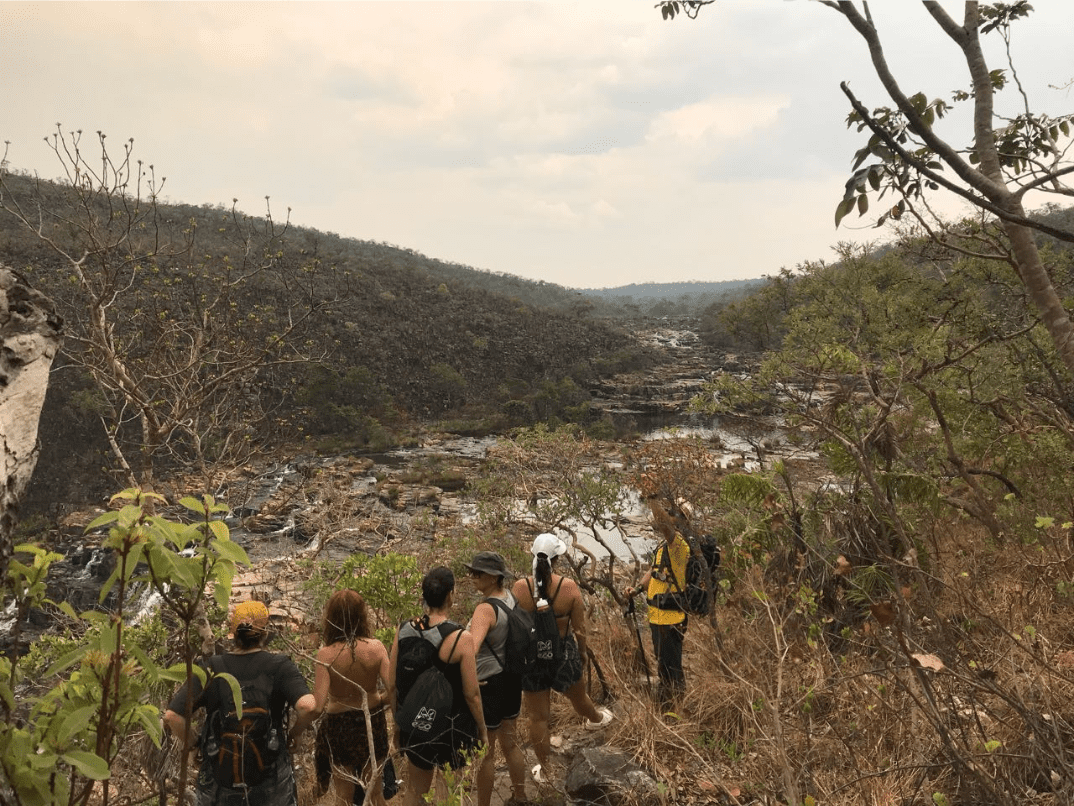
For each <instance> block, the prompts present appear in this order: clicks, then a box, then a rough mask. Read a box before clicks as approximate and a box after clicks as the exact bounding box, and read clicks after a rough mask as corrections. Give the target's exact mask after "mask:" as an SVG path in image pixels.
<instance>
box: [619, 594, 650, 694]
mask: <svg viewBox="0 0 1074 806" xmlns="http://www.w3.org/2000/svg"><path fill="white" fill-rule="evenodd" d="M640 592H641V591H637V592H636V593H635V594H634V596H637V595H638V593H640ZM634 596H631V597H630V598H629V599H627V603H626V607H624V608H623V617H624V618H626V619H627V620H628V621H630V623H631V624H633V625H634V637H635V638H637V639H638V657H640V658H641V663H642V666H644V667H645V682H646V684H648V686H649V689H650V691H651V690H652V688H653V674H652V672H651V671H650V669H649V659H648V658H647V657H646V656H645V645H644V644H643V643H642V640H641V628H640V627H639V626H638V617H637V609H636V608H635V607H634Z"/></svg>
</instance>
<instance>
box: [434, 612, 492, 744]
mask: <svg viewBox="0 0 1074 806" xmlns="http://www.w3.org/2000/svg"><path fill="white" fill-rule="evenodd" d="M458 638H459V640H458V643H457V644H456V643H455V639H454V638H453V637H451V636H448V638H446V639H445V640H444V644H445V645H447V646H450V647H451V649H450V650H449V651H448V656H447V658H444V657H443V656H442V655H441V659H442V660H445V661H446V662H447V663H457V664H459V671H460V672H461V673H462V693H463V696H464V697H466V704H467V705H469V706H470V713H471V714H473V717H474V721H475V722H476V723H477V737H478V738H479V739H480V740H481V743H482V744H486V745H487V744H488V743H489V735H488V731H487V730H486V729H485V712H484V710H483V709H482V707H481V686H480V685H479V684H478V682H477V660H476V659H475V657H474V650H475V649H476V647H475V645H474V638H473V636H472V635H470V633H469V632H467V631H466V630H463V631H462V635H460V636H459V637H458Z"/></svg>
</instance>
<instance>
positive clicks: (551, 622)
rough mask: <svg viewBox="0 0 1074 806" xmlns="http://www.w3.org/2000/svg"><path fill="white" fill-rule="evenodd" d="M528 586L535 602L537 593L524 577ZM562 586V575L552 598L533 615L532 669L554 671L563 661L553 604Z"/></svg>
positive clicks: (561, 642) (545, 671) (561, 644)
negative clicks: (534, 645)
mask: <svg viewBox="0 0 1074 806" xmlns="http://www.w3.org/2000/svg"><path fill="white" fill-rule="evenodd" d="M526 585H528V586H529V589H530V596H531V597H532V598H533V602H534V604H536V603H537V593H536V592H535V591H534V590H533V585H531V584H530V580H529V579H528V578H527V579H526ZM562 587H563V577H560V579H559V585H557V586H556V592H555V593H553V594H552V600H551V601H550V602H549V603H548V604H547V605H546V606H545V607H541V608H538V609H537V610H535V611H534V612H533V613H532V614H530V615H532V616H533V639H534V642H535V644H536V648H535V652H534V655H535V657H534V661H533V669H534V671H541V672H544V673H551V672H554V671H555V670H556V669H558V668H559V665H560V663H561V662H562V661H563V637H562V636H561V635H560V634H559V624H558V623H557V622H556V611H555V609H554V608H553V605H554V604H555V602H556V596H558V595H559V589H560V588H562Z"/></svg>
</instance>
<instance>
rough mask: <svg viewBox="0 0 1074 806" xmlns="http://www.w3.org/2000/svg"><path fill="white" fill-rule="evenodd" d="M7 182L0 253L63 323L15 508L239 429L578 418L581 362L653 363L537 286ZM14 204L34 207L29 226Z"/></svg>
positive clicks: (359, 441)
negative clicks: (30, 467) (29, 473)
mask: <svg viewBox="0 0 1074 806" xmlns="http://www.w3.org/2000/svg"><path fill="white" fill-rule="evenodd" d="M2 189H3V201H4V210H2V211H0V261H2V262H3V263H5V264H7V265H8V266H10V267H12V268H14V269H16V270H17V271H19V272H20V273H21V274H23V275H24V276H25V277H26V278H27V279H28V280H29V281H30V282H31V283H32V284H33V285H34V286H35V287H37V288H38V289H39V290H41V291H43V292H44V293H46V294H48V295H49V296H50V297H52V298H53V300H54V301H55V302H56V303H57V306H58V308H59V310H60V313H61V315H63V317H64V319H65V321H66V323H67V324H66V341H65V347H64V352H63V354H62V355H61V356H60V357H59V358H58V359H57V361H56V363H55V370H54V375H53V381H52V384H51V389H50V394H49V399H48V402H47V404H46V409H45V412H44V415H43V420H42V426H41V432H42V435H43V452H42V456H41V461H40V463H39V465H38V472H37V474H36V476H35V483H34V489H33V490H31V494H30V499H31V500H30V502H29V503H30V505H31V507H32V506H34V505H40V504H45V503H46V502H47V501H56V500H87V497H88V498H89V499H96V498H97V497H98V496H100V495H102V494H104V493H106V492H108V491H114V490H115V489H116V484H117V481H116V478H115V474H119V475H120V476H121V477H122V475H123V474H126V475H128V476H129V475H131V473H145V472H147V471H146V468H147V467H148V468H150V469H151V467H152V465H153V463H154V462H156V463H158V464H159V463H161V462H163V463H165V464H167V465H168V466H173V467H182V466H186V465H190V464H191V463H195V464H201V465H203V466H204V465H205V463H206V462H208V463H212V462H213V461H217V460H221V459H222V458H223V457H224V454H225V452H226V451H228V450H231V451H233V452H234V450H235V445H236V442H237V441H238V440H237V438H236V436H237V437H239V438H241V439H242V441H244V442H246V443H247V444H248V445H250V448H249V449H250V450H254V449H255V448H256V449H257V450H269V449H271V447H272V445H274V444H280V443H281V442H286V441H294V440H296V439H298V440H314V444H316V443H317V441H318V440H319V441H328V442H329V443H331V445H332V447H334V448H341V447H350V448H352V449H358V450H380V449H383V448H385V447H388V446H390V445H392V444H394V443H397V442H398V441H399V440H400V439H404V438H405V436H404V435H405V433H406V432H407V430H409V429H412V428H413V425H414V424H415V423H416V422H419V421H436V422H438V423H439V425H440V427H446V428H448V429H450V430H455V431H462V432H469V433H480V432H489V431H496V430H499V429H504V428H509V427H511V426H513V425H518V424H523V423H530V422H536V421H541V420H548V419H549V418H552V419H555V420H578V421H581V422H583V423H585V422H586V421H587V418H588V417H589V416H590V415H589V410H588V405H587V401H588V397H589V395H588V392H587V391H586V389H587V388H588V386H589V385H590V384H591V383H592V382H593V381H594V380H595V379H596V378H598V377H599V376H601V375H602V374H605V373H611V372H615V371H619V370H622V369H629V368H638V367H642V366H646V365H648V364H650V363H651V362H653V361H654V360H656V357H655V353H654V352H653V351H652V350H651V349H650V348H647V347H643V346H641V345H639V344H638V343H637V342H636V340H635V339H634V338H633V336H632V335H631V334H630V333H629V332H628V331H627V330H624V329H622V328H620V327H617V326H614V325H612V324H610V323H609V322H607V321H603V320H597V319H594V318H592V317H589V316H588V315H587V313H588V311H589V306H587V305H585V304H580V301H579V295H578V294H577V293H576V292H573V291H569V290H567V289H564V288H562V287H560V286H556V285H554V284H549V283H533V282H529V281H526V280H522V279H521V278H514V277H510V276H508V275H497V274H493V273H490V272H481V271H477V270H474V269H470V268H469V267H465V266H460V265H457V264H450V263H445V262H443V261H438V260H435V259H432V258H428V257H426V256H424V255H421V254H419V253H417V252H414V251H411V250H407V249H402V248H400V247H397V246H393V245H388V244H380V243H375V242H370V241H360V240H356V239H349V238H343V237H340V236H338V235H335V234H331V233H323V232H319V231H317V230H314V229H309V228H300V227H292V226H289V225H288V223H287V222H286V221H283V222H280V221H277V220H274V219H273V218H272V217H271V216H264V217H260V218H255V217H251V216H246V215H244V214H242V213H241V212H239V211H237V210H235V209H228V208H225V207H223V206H221V205H216V206H211V205H201V206H194V205H189V204H168V205H165V204H160V203H157V202H156V200H155V199H153V198H151V197H150V198H141V199H139V198H137V197H131V196H129V195H127V193H126V185H125V184H120V183H118V182H116V183H113V184H112V185H108V184H107V183H105V184H103V185H101V186H95V187H92V188H81V189H79V188H72V187H70V186H65V185H59V184H55V183H49V182H39V181H37V180H34V179H32V178H31V177H28V176H22V175H19V174H11V173H8V174H6V175H4V177H3V188H2ZM20 210H21V211H23V212H24V213H26V211H30V210H33V211H37V210H41V211H43V217H42V218H41V219H40V227H41V232H40V237H39V235H38V234H37V233H35V232H34V231H33V230H32V229H31V227H33V229H36V228H37V223H35V222H38V221H39V219H37V218H35V217H34V216H36V215H37V213H36V212H34V213H33V214H26V215H25V216H24V218H25V219H26V220H25V221H20V220H19V217H18V213H19V211H20ZM27 222H29V223H30V226H28V225H27ZM50 244H51V245H50ZM119 361H122V363H123V364H124V365H125V370H124V372H125V373H126V374H127V375H129V376H130V377H131V378H133V379H134V380H133V381H130V382H129V381H127V380H124V379H123V377H122V375H121V374H119V373H117V372H116V370H115V366H114V365H115V364H116V363H117V362H119ZM231 375H234V382H233V383H231V384H230V385H222V384H221V383H220V382H219V379H221V378H225V377H230V376H231ZM187 403H189V404H190V405H185V404H187ZM169 412H171V414H169ZM169 417H170V418H171V419H170V420H169V419H168V418H169ZM199 418H200V419H199ZM154 429H156V430H155V431H154ZM154 434H155V435H156V436H155V437H154ZM161 435H163V436H161ZM154 439H156V442H154V441H153V440H154ZM119 453H121V454H122V456H123V457H125V458H123V459H117V455H118V454H119ZM127 464H129V467H126V466H125V465H127ZM149 472H151V470H150V471H149Z"/></svg>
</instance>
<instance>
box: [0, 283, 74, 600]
mask: <svg viewBox="0 0 1074 806" xmlns="http://www.w3.org/2000/svg"><path fill="white" fill-rule="evenodd" d="M62 329H63V320H62V319H61V318H60V317H59V316H58V315H57V314H56V311H55V308H54V307H53V304H52V301H51V300H49V299H48V298H47V297H45V296H44V295H43V294H41V293H39V292H37V291H35V290H34V289H33V288H31V287H30V286H29V285H28V284H27V283H26V281H25V280H24V279H23V278H22V277H20V276H19V275H18V274H16V273H15V272H14V271H12V270H10V269H8V268H7V267H5V266H3V265H0V471H2V472H3V487H2V489H0V582H2V581H6V579H7V570H8V565H9V563H10V560H11V554H12V549H13V547H14V533H15V524H16V523H17V521H18V518H17V511H18V504H19V498H20V497H21V496H22V494H23V492H24V491H25V490H26V487H27V485H28V484H29V483H30V476H31V475H32V474H33V471H34V466H35V465H36V464H37V455H38V445H37V425H38V420H39V418H40V416H41V407H42V406H43V405H44V403H45V392H46V390H47V389H48V376H49V370H50V368H51V367H52V359H53V358H55V357H56V353H57V351H58V350H59V348H60V341H61V332H62Z"/></svg>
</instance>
